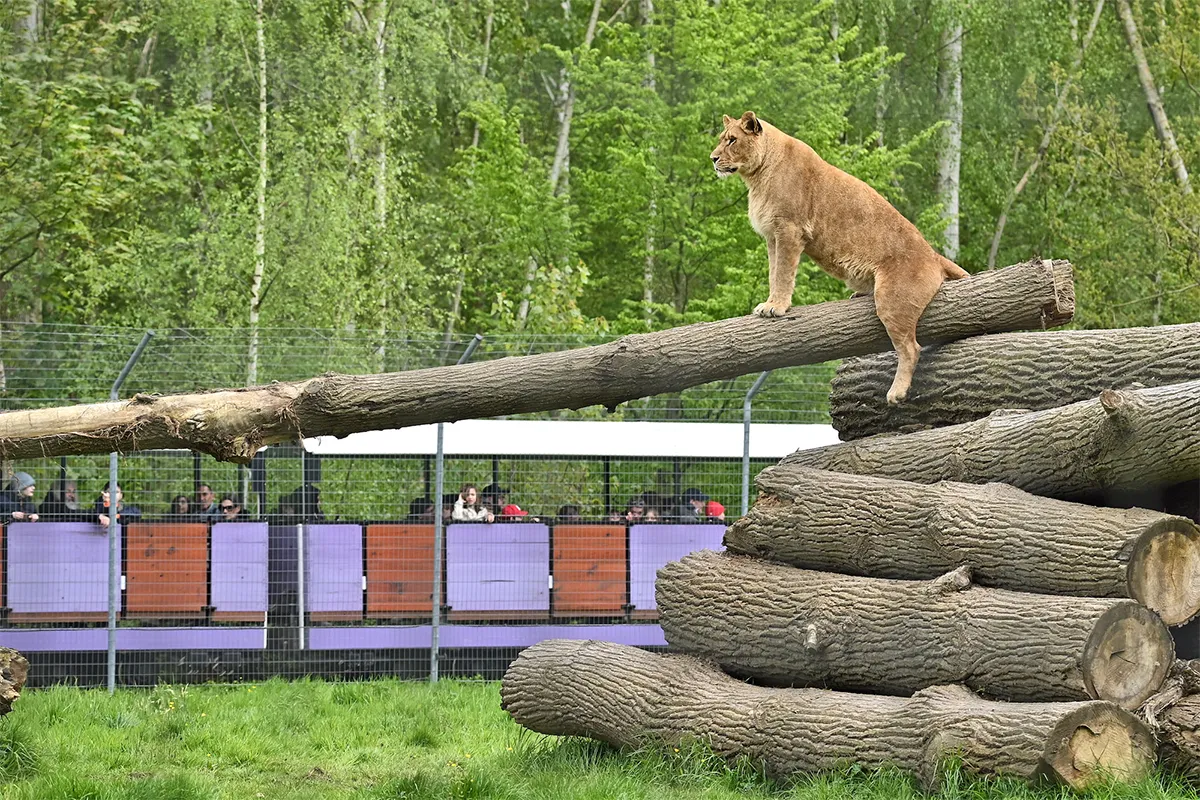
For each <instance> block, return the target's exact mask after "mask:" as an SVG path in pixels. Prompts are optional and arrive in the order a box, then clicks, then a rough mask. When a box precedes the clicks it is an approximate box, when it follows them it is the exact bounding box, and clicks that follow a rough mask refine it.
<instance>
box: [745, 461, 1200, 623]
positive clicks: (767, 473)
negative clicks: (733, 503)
mask: <svg viewBox="0 0 1200 800" xmlns="http://www.w3.org/2000/svg"><path fill="white" fill-rule="evenodd" d="M758 490H759V492H760V494H759V498H758V502H756V503H755V504H754V506H753V507H752V508H751V509H750V513H749V514H747V515H746V516H744V517H742V518H741V519H739V520H737V521H736V522H734V523H733V525H731V526H730V527H729V529H728V530H727V531H726V532H725V547H726V548H727V549H729V550H731V551H733V552H735V553H743V554H746V555H751V556H758V557H760V558H766V559H770V560H772V561H779V562H782V563H784V564H790V565H792V566H795V567H803V568H805V569H814V570H825V571H827V572H841V573H844V574H848V575H867V576H873V577H877V578H909V579H930V578H936V577H938V576H939V575H944V574H945V573H947V572H949V571H951V570H953V569H956V568H957V567H962V566H966V567H969V568H970V569H971V574H972V579H973V580H974V582H975V583H977V584H979V585H981V586H992V587H997V588H1001V589H1013V590H1016V591H1023V592H1039V593H1042V594H1065V595H1074V596H1077V597H1131V598H1133V599H1135V600H1137V601H1138V602H1140V603H1142V604H1143V605H1145V606H1146V607H1148V608H1149V609H1150V610H1151V611H1154V612H1155V613H1157V614H1158V615H1159V617H1161V618H1162V620H1163V621H1164V622H1165V623H1167V624H1168V625H1182V624H1183V623H1185V622H1187V621H1188V620H1190V619H1191V618H1192V617H1194V616H1195V615H1196V614H1197V613H1200V528H1197V526H1196V524H1195V523H1194V522H1192V521H1191V520H1189V519H1185V518H1184V517H1177V516H1171V515H1169V514H1160V513H1158V512H1156V511H1147V510H1145V509H1141V508H1134V509H1115V508H1096V507H1094V506H1089V505H1083V504H1080V503H1068V502H1065V501H1063V500H1051V499H1048V498H1045V497H1038V496H1037V495H1031V494H1029V493H1027V492H1023V491H1021V490H1020V489H1015V488H1013V487H1011V486H1008V485H1006V484H1002V483H988V484H984V485H982V486H978V485H974V484H965V483H951V482H948V481H945V482H941V483H935V484H932V485H926V484H920V483H911V482H909V481H897V480H889V479H887V478H875V477H866V476H861V475H850V474H845V473H839V472H828V471H826V470H820V469H812V468H809V467H799V466H795V465H790V466H779V467H770V468H768V469H765V470H763V471H762V472H761V473H759V476H758Z"/></svg>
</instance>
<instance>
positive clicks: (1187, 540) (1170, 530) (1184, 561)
mask: <svg viewBox="0 0 1200 800" xmlns="http://www.w3.org/2000/svg"><path fill="white" fill-rule="evenodd" d="M1126 582H1127V584H1128V586H1129V594H1130V596H1131V597H1132V598H1134V599H1135V600H1137V601H1138V602H1140V603H1141V604H1142V605H1144V606H1146V607H1147V608H1149V609H1150V610H1151V611H1153V612H1154V613H1156V614H1158V616H1159V617H1161V618H1162V621H1163V622H1165V623H1166V624H1168V625H1182V624H1184V623H1185V622H1188V621H1189V620H1191V619H1192V618H1193V617H1195V616H1196V615H1197V614H1200V529H1198V528H1197V527H1196V526H1195V524H1193V523H1192V522H1191V521H1190V520H1187V519H1184V518H1182V517H1179V518H1169V519H1163V520H1161V521H1159V522H1156V523H1155V524H1154V525H1152V526H1151V527H1150V528H1149V529H1148V530H1147V531H1146V532H1145V533H1144V534H1143V535H1142V536H1141V537H1140V538H1139V539H1138V542H1137V544H1136V545H1135V547H1134V552H1133V555H1132V556H1131V557H1130V559H1129V567H1128V570H1127V573H1126Z"/></svg>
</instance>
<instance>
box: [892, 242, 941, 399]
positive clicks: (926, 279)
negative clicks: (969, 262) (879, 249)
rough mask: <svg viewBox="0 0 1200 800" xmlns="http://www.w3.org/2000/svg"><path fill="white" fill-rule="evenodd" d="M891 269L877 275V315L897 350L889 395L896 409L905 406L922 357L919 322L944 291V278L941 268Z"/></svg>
mask: <svg viewBox="0 0 1200 800" xmlns="http://www.w3.org/2000/svg"><path fill="white" fill-rule="evenodd" d="M889 266H891V269H883V268H881V269H879V270H877V271H876V273H875V313H876V314H877V315H878V316H879V321H880V322H882V323H883V327H884V328H886V329H887V332H888V337H889V338H890V339H891V340H892V346H893V347H894V348H896V356H897V362H898V363H897V365H896V375H895V377H894V378H893V379H892V388H890V389H889V390H888V393H887V401H888V403H890V404H892V405H895V404H897V403H902V402H904V398H905V397H907V396H908V389H909V387H910V386H911V385H912V376H913V372H914V371H915V370H916V368H917V361H918V359H920V357H921V345H919V344H917V322H918V321H919V320H920V319H921V314H923V313H924V312H925V307H926V306H927V305H929V301H930V300H932V299H933V296H934V295H935V294H937V291H938V289H939V288H941V285H942V274H941V269H940V267H938V266H937V265H922V267H923V268H915V267H914V266H912V265H910V264H898V263H895V262H893V264H891V265H889Z"/></svg>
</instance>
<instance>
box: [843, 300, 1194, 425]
mask: <svg viewBox="0 0 1200 800" xmlns="http://www.w3.org/2000/svg"><path fill="white" fill-rule="evenodd" d="M895 370H896V354H895V353H894V352H885V353H877V354H874V355H869V356H861V357H858V358H848V359H845V360H844V361H842V363H841V364H840V365H839V366H838V370H837V374H836V375H834V378H833V386H832V387H831V391H830V394H829V408H830V416H831V417H832V418H833V426H834V427H835V428H837V430H838V433H839V434H841V437H842V439H843V440H851V439H861V438H863V437H864V436H871V435H874V434H877V433H891V432H901V431H909V432H910V431H914V430H921V429H924V428H939V427H943V426H945V425H957V424H959V423H963V422H970V421H971V420H976V419H979V418H981V417H986V416H987V415H988V414H990V413H992V412H993V411H995V410H997V409H1005V408H1007V409H1027V410H1029V411H1039V410H1042V409H1046V408H1053V407H1055V406H1065V405H1067V404H1068V403H1076V402H1079V401H1081V400H1087V399H1089V398H1092V397H1096V396H1097V395H1099V394H1100V392H1102V391H1104V390H1105V389H1124V388H1127V387H1129V386H1132V385H1134V384H1140V385H1142V386H1166V385H1169V384H1172V383H1183V382H1184V381H1191V380H1197V379H1200V322H1194V323H1190V324H1186V325H1160V326H1157V327H1153V328H1121V329H1116V330H1093V331H1047V332H1040V333H998V334H995V335H992V336H974V337H971V338H970V339H964V340H962V341H959V342H951V343H949V344H945V345H935V346H932V347H926V348H925V349H924V350H922V351H921V363H920V366H919V367H917V372H916V374H915V375H914V376H913V383H912V388H911V389H909V392H908V397H907V399H906V400H905V401H904V402H903V403H901V404H899V405H889V404H888V402H887V398H886V397H885V396H884V395H885V393H886V392H887V390H888V387H889V386H891V383H892V374H893V373H894V372H895Z"/></svg>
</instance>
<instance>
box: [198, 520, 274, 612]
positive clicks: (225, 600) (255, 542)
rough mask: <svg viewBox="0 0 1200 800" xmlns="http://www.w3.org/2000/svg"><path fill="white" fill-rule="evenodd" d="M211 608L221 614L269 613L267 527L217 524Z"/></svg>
mask: <svg viewBox="0 0 1200 800" xmlns="http://www.w3.org/2000/svg"><path fill="white" fill-rule="evenodd" d="M211 542H212V543H211V556H210V558H211V564H212V566H211V576H212V578H211V580H212V583H211V587H212V589H211V591H212V594H211V601H210V602H211V604H212V607H213V611H214V612H216V613H218V614H228V613H237V612H250V613H266V611H267V523H265V522H215V523H213V526H212V535H211Z"/></svg>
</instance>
